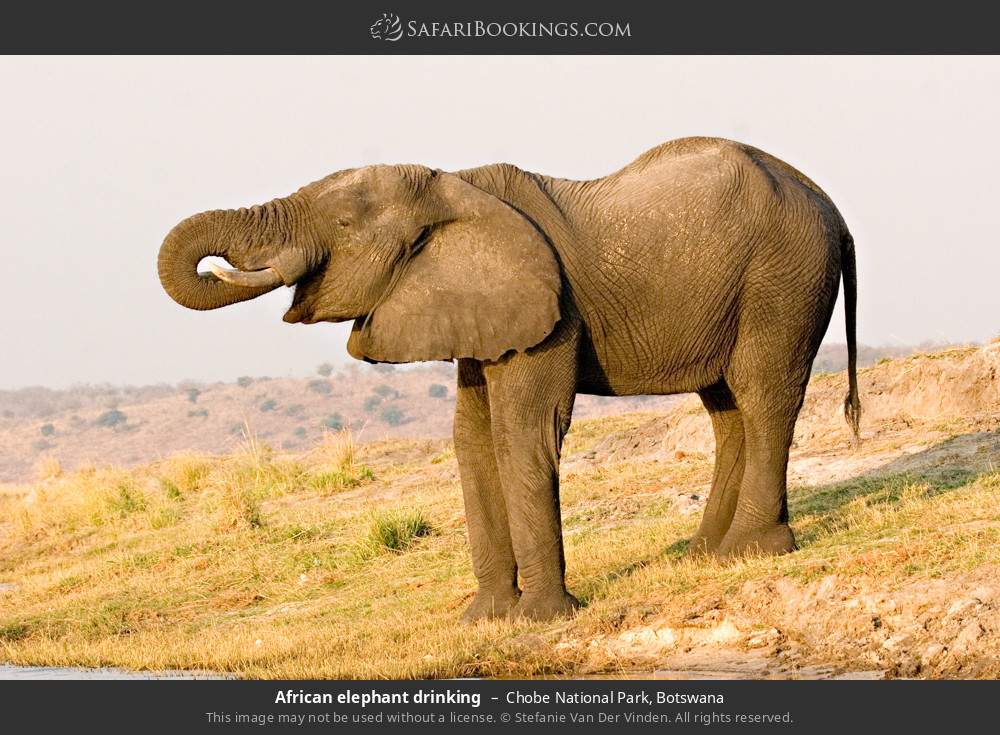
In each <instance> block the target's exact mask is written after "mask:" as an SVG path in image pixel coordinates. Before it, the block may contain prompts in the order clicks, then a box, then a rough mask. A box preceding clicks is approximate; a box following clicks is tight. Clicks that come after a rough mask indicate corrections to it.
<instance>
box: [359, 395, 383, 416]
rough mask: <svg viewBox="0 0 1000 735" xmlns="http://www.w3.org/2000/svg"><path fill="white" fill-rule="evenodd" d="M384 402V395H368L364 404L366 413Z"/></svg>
mask: <svg viewBox="0 0 1000 735" xmlns="http://www.w3.org/2000/svg"><path fill="white" fill-rule="evenodd" d="M381 402H382V396H368V397H367V398H366V399H365V402H364V403H363V404H362V406H363V408H364V409H365V412H366V413H371V412H372V411H374V410H375V409H376V408H378V405H379V404H380V403H381Z"/></svg>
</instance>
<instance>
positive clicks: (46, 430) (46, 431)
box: [38, 424, 56, 436]
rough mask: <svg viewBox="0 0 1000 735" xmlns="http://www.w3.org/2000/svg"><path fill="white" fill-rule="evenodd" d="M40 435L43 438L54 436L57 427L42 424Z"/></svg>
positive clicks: (39, 429) (39, 428)
mask: <svg viewBox="0 0 1000 735" xmlns="http://www.w3.org/2000/svg"><path fill="white" fill-rule="evenodd" d="M38 433H39V434H41V435H42V436H52V435H53V434H55V433H56V427H55V426H53V425H52V424H42V425H41V426H40V427H38Z"/></svg>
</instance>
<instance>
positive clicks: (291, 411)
mask: <svg viewBox="0 0 1000 735" xmlns="http://www.w3.org/2000/svg"><path fill="white" fill-rule="evenodd" d="M305 410H306V407H305V406H303V405H302V404H301V403H293V404H292V405H291V406H289V407H288V408H286V409H285V415H286V416H301V415H302V413H303V412H304V411H305Z"/></svg>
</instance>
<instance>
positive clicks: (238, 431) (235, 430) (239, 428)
mask: <svg viewBox="0 0 1000 735" xmlns="http://www.w3.org/2000/svg"><path fill="white" fill-rule="evenodd" d="M229 433H230V434H233V435H234V436H241V435H242V434H243V424H233V425H232V426H230V427H229Z"/></svg>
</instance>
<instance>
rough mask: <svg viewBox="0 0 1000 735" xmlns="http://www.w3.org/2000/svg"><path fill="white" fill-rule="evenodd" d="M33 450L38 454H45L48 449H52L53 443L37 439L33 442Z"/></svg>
mask: <svg viewBox="0 0 1000 735" xmlns="http://www.w3.org/2000/svg"><path fill="white" fill-rule="evenodd" d="M31 448H32V449H34V450H35V451H36V452H44V451H45V450H46V449H52V442H49V441H46V440H45V439H36V440H35V441H33V442H31Z"/></svg>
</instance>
